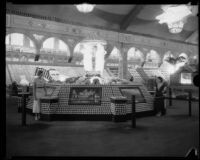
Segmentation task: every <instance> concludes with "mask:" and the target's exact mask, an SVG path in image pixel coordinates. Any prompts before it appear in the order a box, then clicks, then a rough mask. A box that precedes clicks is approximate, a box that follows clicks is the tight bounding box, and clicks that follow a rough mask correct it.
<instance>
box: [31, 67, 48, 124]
mask: <svg viewBox="0 0 200 160" xmlns="http://www.w3.org/2000/svg"><path fill="white" fill-rule="evenodd" d="M42 74H43V72H42V71H41V70H39V71H38V73H37V75H38V76H37V77H36V78H35V79H34V83H33V100H34V101H33V113H35V120H39V119H40V98H41V97H44V96H45V95H46V93H47V92H46V86H45V80H44V79H43V78H42Z"/></svg>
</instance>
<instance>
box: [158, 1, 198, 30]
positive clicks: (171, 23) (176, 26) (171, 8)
mask: <svg viewBox="0 0 200 160" xmlns="http://www.w3.org/2000/svg"><path fill="white" fill-rule="evenodd" d="M194 8H195V7H194V6H191V5H185V4H183V5H162V9H163V11H164V12H163V13H162V14H160V15H158V16H157V17H156V19H157V20H159V23H160V24H163V23H166V24H167V25H168V28H169V31H170V32H171V33H180V32H181V31H182V29H183V26H184V23H186V20H187V18H188V17H189V16H191V15H194V14H195V13H193V12H194Z"/></svg>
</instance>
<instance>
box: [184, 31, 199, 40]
mask: <svg viewBox="0 0 200 160" xmlns="http://www.w3.org/2000/svg"><path fill="white" fill-rule="evenodd" d="M196 39H198V30H196V31H194V32H192V34H191V35H189V36H188V37H187V39H186V40H185V42H194V41H196Z"/></svg>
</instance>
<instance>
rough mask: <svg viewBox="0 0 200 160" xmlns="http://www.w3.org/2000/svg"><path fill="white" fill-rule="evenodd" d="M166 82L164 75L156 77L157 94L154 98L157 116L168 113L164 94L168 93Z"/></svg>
mask: <svg viewBox="0 0 200 160" xmlns="http://www.w3.org/2000/svg"><path fill="white" fill-rule="evenodd" d="M166 89H167V86H166V83H164V80H163V78H162V77H156V94H155V100H154V109H155V111H156V116H163V115H165V114H166V109H165V104H164V94H165V93H166Z"/></svg>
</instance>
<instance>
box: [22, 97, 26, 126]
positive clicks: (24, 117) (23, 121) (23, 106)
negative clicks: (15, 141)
mask: <svg viewBox="0 0 200 160" xmlns="http://www.w3.org/2000/svg"><path fill="white" fill-rule="evenodd" d="M22 99H23V105H22V126H26V95H25V94H23V95H22Z"/></svg>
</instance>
